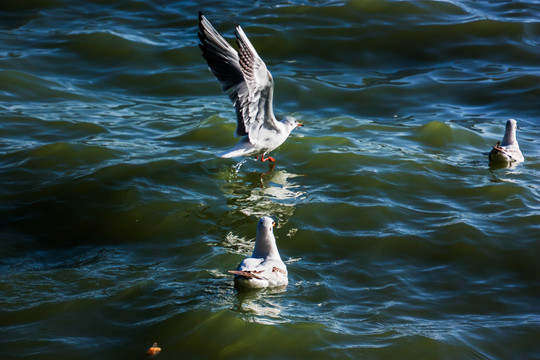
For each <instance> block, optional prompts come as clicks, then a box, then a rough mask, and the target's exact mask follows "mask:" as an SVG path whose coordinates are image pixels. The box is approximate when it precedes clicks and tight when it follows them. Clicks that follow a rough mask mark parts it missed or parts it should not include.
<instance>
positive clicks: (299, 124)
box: [296, 123, 304, 127]
mask: <svg viewBox="0 0 540 360" xmlns="http://www.w3.org/2000/svg"><path fill="white" fill-rule="evenodd" d="M296 126H298V127H300V126H304V124H302V123H298V124H297V125H296Z"/></svg>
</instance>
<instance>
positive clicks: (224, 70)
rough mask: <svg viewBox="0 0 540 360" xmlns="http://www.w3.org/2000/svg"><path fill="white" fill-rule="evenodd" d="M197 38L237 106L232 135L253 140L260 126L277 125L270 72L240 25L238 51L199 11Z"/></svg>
mask: <svg viewBox="0 0 540 360" xmlns="http://www.w3.org/2000/svg"><path fill="white" fill-rule="evenodd" d="M199 39H200V40H201V44H200V45H199V47H200V48H201V50H202V52H203V57H204V58H205V60H206V62H207V63H208V66H209V67H210V71H211V72H212V74H214V76H215V77H216V78H217V79H218V81H219V82H220V83H221V88H222V89H223V91H224V92H226V93H227V94H228V95H229V98H230V99H231V101H232V102H233V104H234V107H235V109H236V118H237V127H236V132H235V135H236V136H245V135H248V138H249V141H250V142H251V143H252V144H255V143H256V140H257V134H258V132H259V130H260V129H261V128H262V127H266V128H269V129H278V125H277V120H276V118H275V116H274V112H273V108H272V99H273V93H274V85H273V79H272V75H271V74H270V72H269V71H268V70H267V68H266V65H265V64H264V61H263V60H262V59H261V58H260V57H259V55H258V54H257V51H256V50H255V48H254V47H253V45H252V44H251V42H250V41H249V39H248V38H247V36H246V34H245V33H244V31H243V30H242V28H241V27H240V26H237V27H236V39H237V40H236V41H237V44H238V47H239V53H238V52H237V51H236V50H235V49H233V48H232V46H230V45H229V43H228V42H227V41H226V40H225V39H224V38H223V37H222V36H221V35H220V34H219V33H218V32H217V30H216V29H215V28H214V27H213V26H212V24H211V23H210V21H208V20H207V19H206V17H205V16H204V15H203V14H202V13H200V12H199Z"/></svg>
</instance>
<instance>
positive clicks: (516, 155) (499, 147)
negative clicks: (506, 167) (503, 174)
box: [489, 119, 525, 163]
mask: <svg viewBox="0 0 540 360" xmlns="http://www.w3.org/2000/svg"><path fill="white" fill-rule="evenodd" d="M516 130H517V122H516V120H514V119H510V120H508V121H507V122H506V130H505V131H504V136H503V139H502V141H498V142H497V144H495V146H493V149H491V151H490V152H489V161H490V162H507V163H514V162H515V163H519V162H522V161H524V160H525V159H524V158H523V154H522V153H521V150H520V149H519V145H518V141H517V138H516Z"/></svg>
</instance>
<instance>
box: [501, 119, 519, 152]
mask: <svg viewBox="0 0 540 360" xmlns="http://www.w3.org/2000/svg"><path fill="white" fill-rule="evenodd" d="M516 130H517V121H516V120H514V119H510V120H508V121H507V122H506V129H505V131H504V137H503V139H502V141H501V146H507V145H513V144H516V145H517V139H516Z"/></svg>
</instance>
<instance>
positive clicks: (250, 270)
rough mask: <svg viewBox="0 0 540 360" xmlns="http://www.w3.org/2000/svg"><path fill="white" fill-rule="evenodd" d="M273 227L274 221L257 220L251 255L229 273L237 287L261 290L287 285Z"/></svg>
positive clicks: (268, 219) (265, 217)
mask: <svg viewBox="0 0 540 360" xmlns="http://www.w3.org/2000/svg"><path fill="white" fill-rule="evenodd" d="M275 225H276V223H275V221H274V220H272V218H270V217H268V216H263V217H262V218H261V219H260V220H259V223H258V224H257V236H256V237H255V248H254V249H253V254H252V255H251V256H250V257H248V258H245V259H244V260H243V261H242V262H241V263H240V265H238V268H237V269H236V270H230V271H229V273H231V274H234V275H235V276H234V282H235V284H236V285H237V286H238V287H241V288H246V289H261V288H266V287H278V286H285V285H287V284H288V283H289V280H288V278H287V267H286V266H285V264H284V263H283V261H281V257H280V256H279V251H278V248H277V245H276V238H275V237H274V232H273V228H274V226H275Z"/></svg>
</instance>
